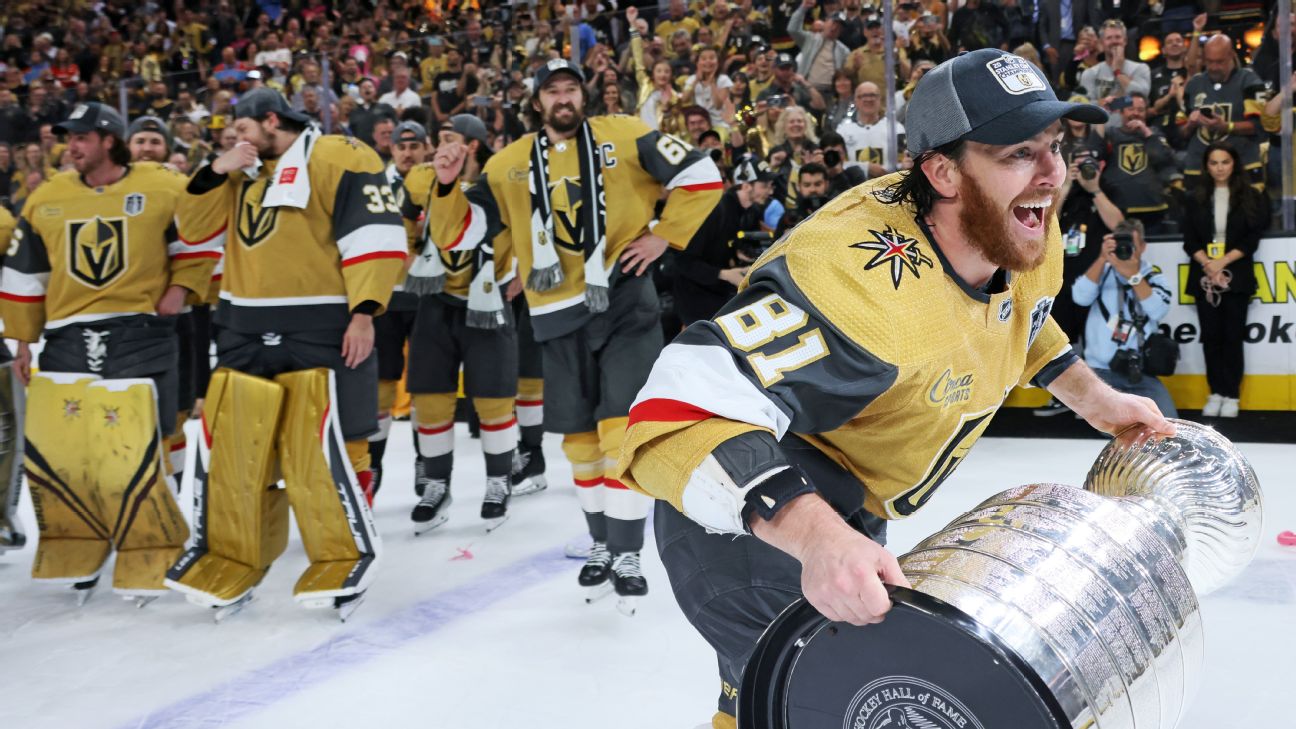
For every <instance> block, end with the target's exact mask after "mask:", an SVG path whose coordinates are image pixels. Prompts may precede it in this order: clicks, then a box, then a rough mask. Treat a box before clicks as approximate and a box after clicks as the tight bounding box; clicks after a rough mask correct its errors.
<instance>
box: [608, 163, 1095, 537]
mask: <svg viewBox="0 0 1296 729" xmlns="http://www.w3.org/2000/svg"><path fill="white" fill-rule="evenodd" d="M894 181H895V178H894V177H885V178H881V179H879V180H877V181H874V182H873V183H871V184H868V185H863V186H860V187H857V188H855V189H853V190H851V191H849V192H847V193H845V194H843V195H841V196H839V197H838V198H836V199H835V200H833V201H832V202H831V203H829V204H828V205H827V206H826V207H825V208H823V209H822V210H821V211H820V212H819V213H817V214H816V215H815V216H814V217H813V218H811V219H810V220H808V221H807V222H805V223H803V224H802V225H800V226H799V227H797V228H796V229H794V230H793V231H792V232H791V233H790V234H789V235H788V236H787V237H786V238H784V239H783V240H782V241H780V242H779V243H778V244H776V245H775V246H774V247H773V248H772V249H771V250H770V251H769V252H768V253H767V254H766V255H765V256H764V257H763V258H762V259H761V260H760V261H758V262H757V264H756V266H755V267H754V269H753V272H752V274H751V275H750V276H749V278H748V280H747V282H746V284H745V285H744V287H743V289H742V290H741V291H740V293H739V294H738V296H737V297H735V298H734V299H733V300H732V301H731V302H730V303H729V304H727V305H726V306H725V307H724V308H723V309H722V310H721V311H720V313H719V314H718V315H717V316H716V317H715V318H714V319H713V320H711V321H706V322H698V323H696V324H694V325H692V326H690V327H689V328H688V329H687V330H685V331H684V332H683V333H682V334H681V335H680V336H679V337H677V338H676V339H675V340H674V341H673V342H672V343H671V344H670V345H669V346H667V347H666V349H665V350H664V351H663V352H662V355H661V357H660V358H659V360H658V361H657V363H656V364H655V365H654V368H653V372H652V374H651V375H650V377H649V379H648V382H647V384H646V385H645V386H644V388H643V390H642V391H641V392H640V394H639V396H638V399H637V400H636V402H635V405H634V406H633V408H632V409H631V412H630V425H629V428H628V430H627V433H626V438H625V444H624V447H623V450H622V452H621V457H620V459H619V462H618V464H617V467H616V471H617V472H618V474H619V475H614V477H615V478H618V479H621V480H623V481H624V482H625V483H626V484H627V485H629V486H631V487H632V488H636V489H638V490H641V491H643V492H644V493H647V494H649V495H652V496H655V497H658V498H663V499H667V500H669V501H671V503H673V504H675V506H676V507H677V508H680V509H681V510H682V509H683V505H682V500H681V499H682V494H683V491H684V489H685V487H686V485H687V484H688V481H689V479H690V477H691V475H692V473H693V471H694V470H695V469H696V468H698V466H699V465H700V464H701V462H702V460H703V459H705V458H706V456H707V455H708V454H711V453H716V452H718V451H722V450H723V449H724V448H725V446H726V444H727V443H728V442H729V441H730V440H731V439H734V438H737V437H739V436H744V435H746V434H750V433H753V432H757V433H763V434H765V437H768V438H771V439H774V440H782V439H784V438H787V437H796V438H801V439H803V440H805V441H807V442H808V443H810V444H811V445H812V446H814V447H815V448H817V449H818V450H820V451H822V452H823V453H824V454H826V455H827V456H828V457H829V458H831V459H832V460H833V461H834V462H836V463H837V464H839V465H840V466H841V467H842V468H843V469H844V470H845V471H847V472H848V473H849V474H850V475H851V476H853V477H854V480H855V482H856V484H857V485H856V487H855V488H857V489H859V490H862V491H863V493H862V494H859V495H858V499H857V501H858V503H862V504H863V506H864V507H865V508H867V509H868V510H869V511H870V512H872V513H874V514H876V515H878V516H881V517H884V518H892V519H893V518H902V517H905V516H909V515H910V514H912V513H914V512H915V511H917V510H918V509H919V508H920V507H921V506H922V505H923V504H925V503H926V502H927V501H928V499H930V498H931V496H932V494H934V493H935V492H936V490H937V489H938V488H939V487H940V486H941V484H942V483H944V482H945V481H946V480H947V479H948V478H949V476H950V474H951V473H953V471H954V470H955V468H957V466H958V465H959V463H960V462H961V461H962V460H963V458H964V457H965V456H966V454H967V452H968V450H969V449H970V448H971V447H972V445H973V444H974V443H975V442H976V440H977V439H978V438H979V437H980V436H981V434H982V433H983V432H984V431H985V428H986V426H987V425H989V422H990V419H991V418H992V417H993V415H994V414H995V412H996V411H997V410H998V408H999V407H1000V406H1001V405H1002V404H1003V401H1004V399H1005V397H1006V396H1007V394H1008V392H1009V391H1010V390H1011V389H1012V388H1013V387H1014V386H1016V385H1018V384H1023V383H1028V382H1031V381H1032V380H1035V381H1036V382H1040V383H1046V382H1047V381H1050V380H1051V378H1052V377H1054V376H1056V374H1057V373H1058V372H1060V371H1062V370H1063V369H1065V368H1066V367H1068V366H1070V365H1071V364H1072V363H1073V362H1074V361H1075V355H1074V353H1072V352H1071V351H1070V349H1069V346H1067V345H1066V343H1065V337H1062V336H1061V332H1060V330H1058V329H1057V327H1056V325H1054V324H1052V323H1051V320H1050V316H1049V314H1050V310H1051V307H1052V303H1053V299H1054V297H1055V296H1056V294H1057V291H1058V289H1059V287H1060V285H1061V244H1060V240H1059V235H1058V231H1057V230H1056V223H1055V222H1054V223H1053V224H1052V226H1051V228H1050V231H1049V233H1048V235H1049V241H1048V243H1049V253H1048V256H1047V258H1046V259H1045V262H1044V264H1043V265H1042V266H1040V267H1039V268H1037V269H1036V270H1034V271H1031V272H1028V273H1022V274H1017V275H1010V276H1007V277H1005V278H1004V280H1003V284H1002V286H1001V287H999V289H998V290H993V289H992V291H991V292H988V293H987V292H982V291H979V290H977V289H975V288H972V287H970V286H968V285H967V284H966V283H964V282H963V281H962V280H961V279H960V278H959V277H958V275H957V274H956V273H955V272H954V270H953V269H952V267H950V265H949V264H948V262H947V261H946V260H945V258H944V257H943V255H942V253H941V250H940V248H939V247H938V246H937V245H936V244H935V242H934V240H933V238H932V235H931V232H930V230H928V229H927V228H926V226H925V225H924V224H923V223H922V222H921V221H919V220H917V219H916V216H915V215H914V211H913V210H912V209H911V208H909V207H907V206H902V205H895V204H888V203H884V202H882V201H881V200H879V199H878V198H877V197H876V196H875V194H874V193H876V192H879V191H880V190H881V189H882V188H883V187H885V186H886V185H887V184H889V183H891V182H894ZM722 462H723V461H722ZM821 487H826V485H821Z"/></svg>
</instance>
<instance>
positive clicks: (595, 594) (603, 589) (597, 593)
mask: <svg viewBox="0 0 1296 729" xmlns="http://www.w3.org/2000/svg"><path fill="white" fill-rule="evenodd" d="M587 589H588V591H587V592H586V593H585V604H586V605H593V604H594V603H596V602H598V601H599V600H602V599H603V598H605V597H607V596H608V595H611V594H612V580H611V579H609V580H608V581H607V582H603V583H601V584H598V585H594V586H592V587H589V588H587Z"/></svg>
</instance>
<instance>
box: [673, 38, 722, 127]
mask: <svg viewBox="0 0 1296 729" xmlns="http://www.w3.org/2000/svg"><path fill="white" fill-rule="evenodd" d="M719 71H720V53H719V52H718V51H717V50H716V49H715V48H714V47H712V46H707V47H705V48H703V49H702V50H700V51H698V55H697V73H695V74H693V75H692V76H689V77H688V78H687V79H686V80H685V81H684V103H686V104H688V103H692V104H696V105H698V106H700V107H702V108H703V109H706V110H707V113H709V114H710V115H711V126H714V127H719V126H728V125H729V120H730V119H732V118H733V106H732V105H731V104H730V103H729V89H731V88H733V81H732V80H730V78H729V77H728V76H726V75H724V74H723V73H720V72H719Z"/></svg>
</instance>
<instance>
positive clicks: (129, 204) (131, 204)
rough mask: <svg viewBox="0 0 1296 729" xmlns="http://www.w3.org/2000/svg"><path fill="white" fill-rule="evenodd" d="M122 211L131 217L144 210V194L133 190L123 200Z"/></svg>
mask: <svg viewBox="0 0 1296 729" xmlns="http://www.w3.org/2000/svg"><path fill="white" fill-rule="evenodd" d="M122 212H123V213H125V214H126V215H128V216H130V217H135V216H136V215H139V214H140V213H142V212H144V195H143V193H139V192H132V193H131V194H129V195H127V196H126V199H125V200H124V201H122Z"/></svg>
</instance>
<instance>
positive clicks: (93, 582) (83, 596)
mask: <svg viewBox="0 0 1296 729" xmlns="http://www.w3.org/2000/svg"><path fill="white" fill-rule="evenodd" d="M98 586H99V575H95V576H94V577H91V578H90V579H88V580H86V581H84V582H77V583H75V584H73V585H72V590H73V594H75V595H76V604H77V607H81V606H83V605H85V604H86V603H87V602H89V601H90V598H91V597H94V591H95V588H96V587H98Z"/></svg>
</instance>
